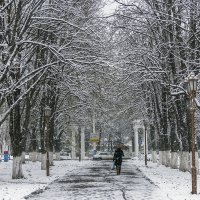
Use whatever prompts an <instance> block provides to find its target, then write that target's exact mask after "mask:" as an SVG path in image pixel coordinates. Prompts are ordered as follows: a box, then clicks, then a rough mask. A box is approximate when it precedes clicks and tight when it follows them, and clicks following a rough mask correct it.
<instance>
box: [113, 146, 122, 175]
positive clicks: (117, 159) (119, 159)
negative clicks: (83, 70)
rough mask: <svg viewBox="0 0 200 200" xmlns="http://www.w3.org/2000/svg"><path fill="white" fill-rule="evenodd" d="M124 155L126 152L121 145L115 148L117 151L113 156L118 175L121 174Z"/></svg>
mask: <svg viewBox="0 0 200 200" xmlns="http://www.w3.org/2000/svg"><path fill="white" fill-rule="evenodd" d="M122 156H124V152H123V151H122V149H121V148H120V147H118V148H117V149H116V150H115V153H114V156H113V161H114V162H115V166H116V170H117V175H120V173H121V165H122Z"/></svg>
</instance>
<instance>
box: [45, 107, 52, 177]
mask: <svg viewBox="0 0 200 200" xmlns="http://www.w3.org/2000/svg"><path fill="white" fill-rule="evenodd" d="M50 115H51V108H50V107H49V106H46V107H45V119H46V127H45V128H46V151H47V159H46V175H47V176H49V126H48V124H49V117H50Z"/></svg>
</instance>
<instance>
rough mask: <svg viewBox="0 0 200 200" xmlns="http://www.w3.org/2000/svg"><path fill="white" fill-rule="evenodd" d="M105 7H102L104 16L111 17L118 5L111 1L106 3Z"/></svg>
mask: <svg viewBox="0 0 200 200" xmlns="http://www.w3.org/2000/svg"><path fill="white" fill-rule="evenodd" d="M106 3H107V5H106V6H105V7H104V9H103V12H104V14H105V15H111V14H112V13H113V12H114V11H115V9H116V8H117V6H118V5H119V4H118V3H116V2H115V1H113V0H109V1H106Z"/></svg>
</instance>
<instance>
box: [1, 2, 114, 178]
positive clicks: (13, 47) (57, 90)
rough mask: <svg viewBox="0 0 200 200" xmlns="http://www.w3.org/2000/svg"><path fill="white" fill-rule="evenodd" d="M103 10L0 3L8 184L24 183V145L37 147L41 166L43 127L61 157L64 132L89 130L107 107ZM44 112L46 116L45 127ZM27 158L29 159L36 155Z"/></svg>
mask: <svg viewBox="0 0 200 200" xmlns="http://www.w3.org/2000/svg"><path fill="white" fill-rule="evenodd" d="M102 5H103V4H102V2H101V1H98V2H97V1H93V0H79V1H77V0H67V1H66V0H63V1H62V0H61V1H60V0H59V1H57V0H2V1H0V67H1V74H0V108H1V110H2V111H4V112H2V113H1V121H0V124H3V123H5V122H7V123H8V126H9V136H10V140H11V147H12V155H13V173H12V177H13V178H21V177H22V176H23V173H22V155H23V152H24V151H25V150H26V149H27V148H28V147H27V146H26V144H29V149H30V150H31V151H32V152H36V151H37V150H38V146H39V147H40V153H41V154H42V159H41V160H42V161H44V160H45V156H46V154H45V153H46V146H47V140H46V139H45V137H46V136H45V134H46V133H45V127H48V130H47V131H48V135H49V139H48V141H49V144H48V145H49V148H50V151H51V152H53V148H55V150H56V151H59V150H60V148H59V145H58V144H59V142H58V141H59V140H60V139H61V138H62V135H63V134H64V133H66V130H67V129H66V124H68V125H67V126H70V124H74V123H75V124H78V125H83V124H92V123H91V121H92V120H91V115H92V114H93V113H96V114H98V116H103V114H105V111H99V108H100V107H101V106H102V105H104V107H106V106H108V105H109V102H106V100H105V96H106V94H105V89H106V87H107V85H109V83H110V82H111V81H112V78H111V76H112V75H111V72H110V66H109V62H108V56H109V54H108V49H109V46H106V43H108V40H109V38H108V37H106V34H105V33H106V26H105V23H102V22H103V20H102V19H101V18H99V15H100V9H101V7H102ZM95 99H96V100H95ZM46 107H49V108H50V111H51V114H50V118H49V120H48V121H47V120H46V119H47V116H45V108H46ZM102 119H103V117H102ZM99 120H101V119H100V118H99ZM105 120H106V118H105ZM55 141H57V142H56V144H57V145H56V144H55ZM31 155H32V158H33V159H34V157H35V153H32V154H31ZM44 165H45V162H42V168H45V166H44Z"/></svg>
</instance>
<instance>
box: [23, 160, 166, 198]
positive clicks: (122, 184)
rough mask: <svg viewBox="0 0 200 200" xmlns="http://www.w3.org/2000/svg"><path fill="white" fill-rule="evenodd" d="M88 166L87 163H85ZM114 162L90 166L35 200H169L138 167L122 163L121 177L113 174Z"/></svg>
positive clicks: (32, 196)
mask: <svg viewBox="0 0 200 200" xmlns="http://www.w3.org/2000/svg"><path fill="white" fill-rule="evenodd" d="M84 162H87V161H84ZM111 165H112V163H111V161H93V162H89V164H88V165H86V167H85V168H84V169H82V170H81V171H80V170H74V171H72V172H70V173H69V174H66V175H65V176H64V177H63V178H62V179H59V180H56V181H55V182H54V183H52V184H50V185H49V186H48V187H47V188H46V189H45V190H44V191H37V192H36V193H35V194H32V195H30V196H29V197H27V199H30V200H33V199H35V200H36V199H37V200H44V199H45V200H46V199H48V200H154V199H156V200H169V199H168V197H167V196H166V195H165V194H163V193H162V192H161V191H160V190H159V188H158V187H157V186H156V185H155V184H154V183H152V182H151V181H150V180H148V179H147V178H146V177H145V176H144V175H143V174H142V173H141V172H140V171H139V170H138V169H137V168H136V167H135V166H133V165H131V164H130V163H129V162H128V161H125V162H123V166H122V173H121V175H119V176H117V175H116V172H115V170H111Z"/></svg>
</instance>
